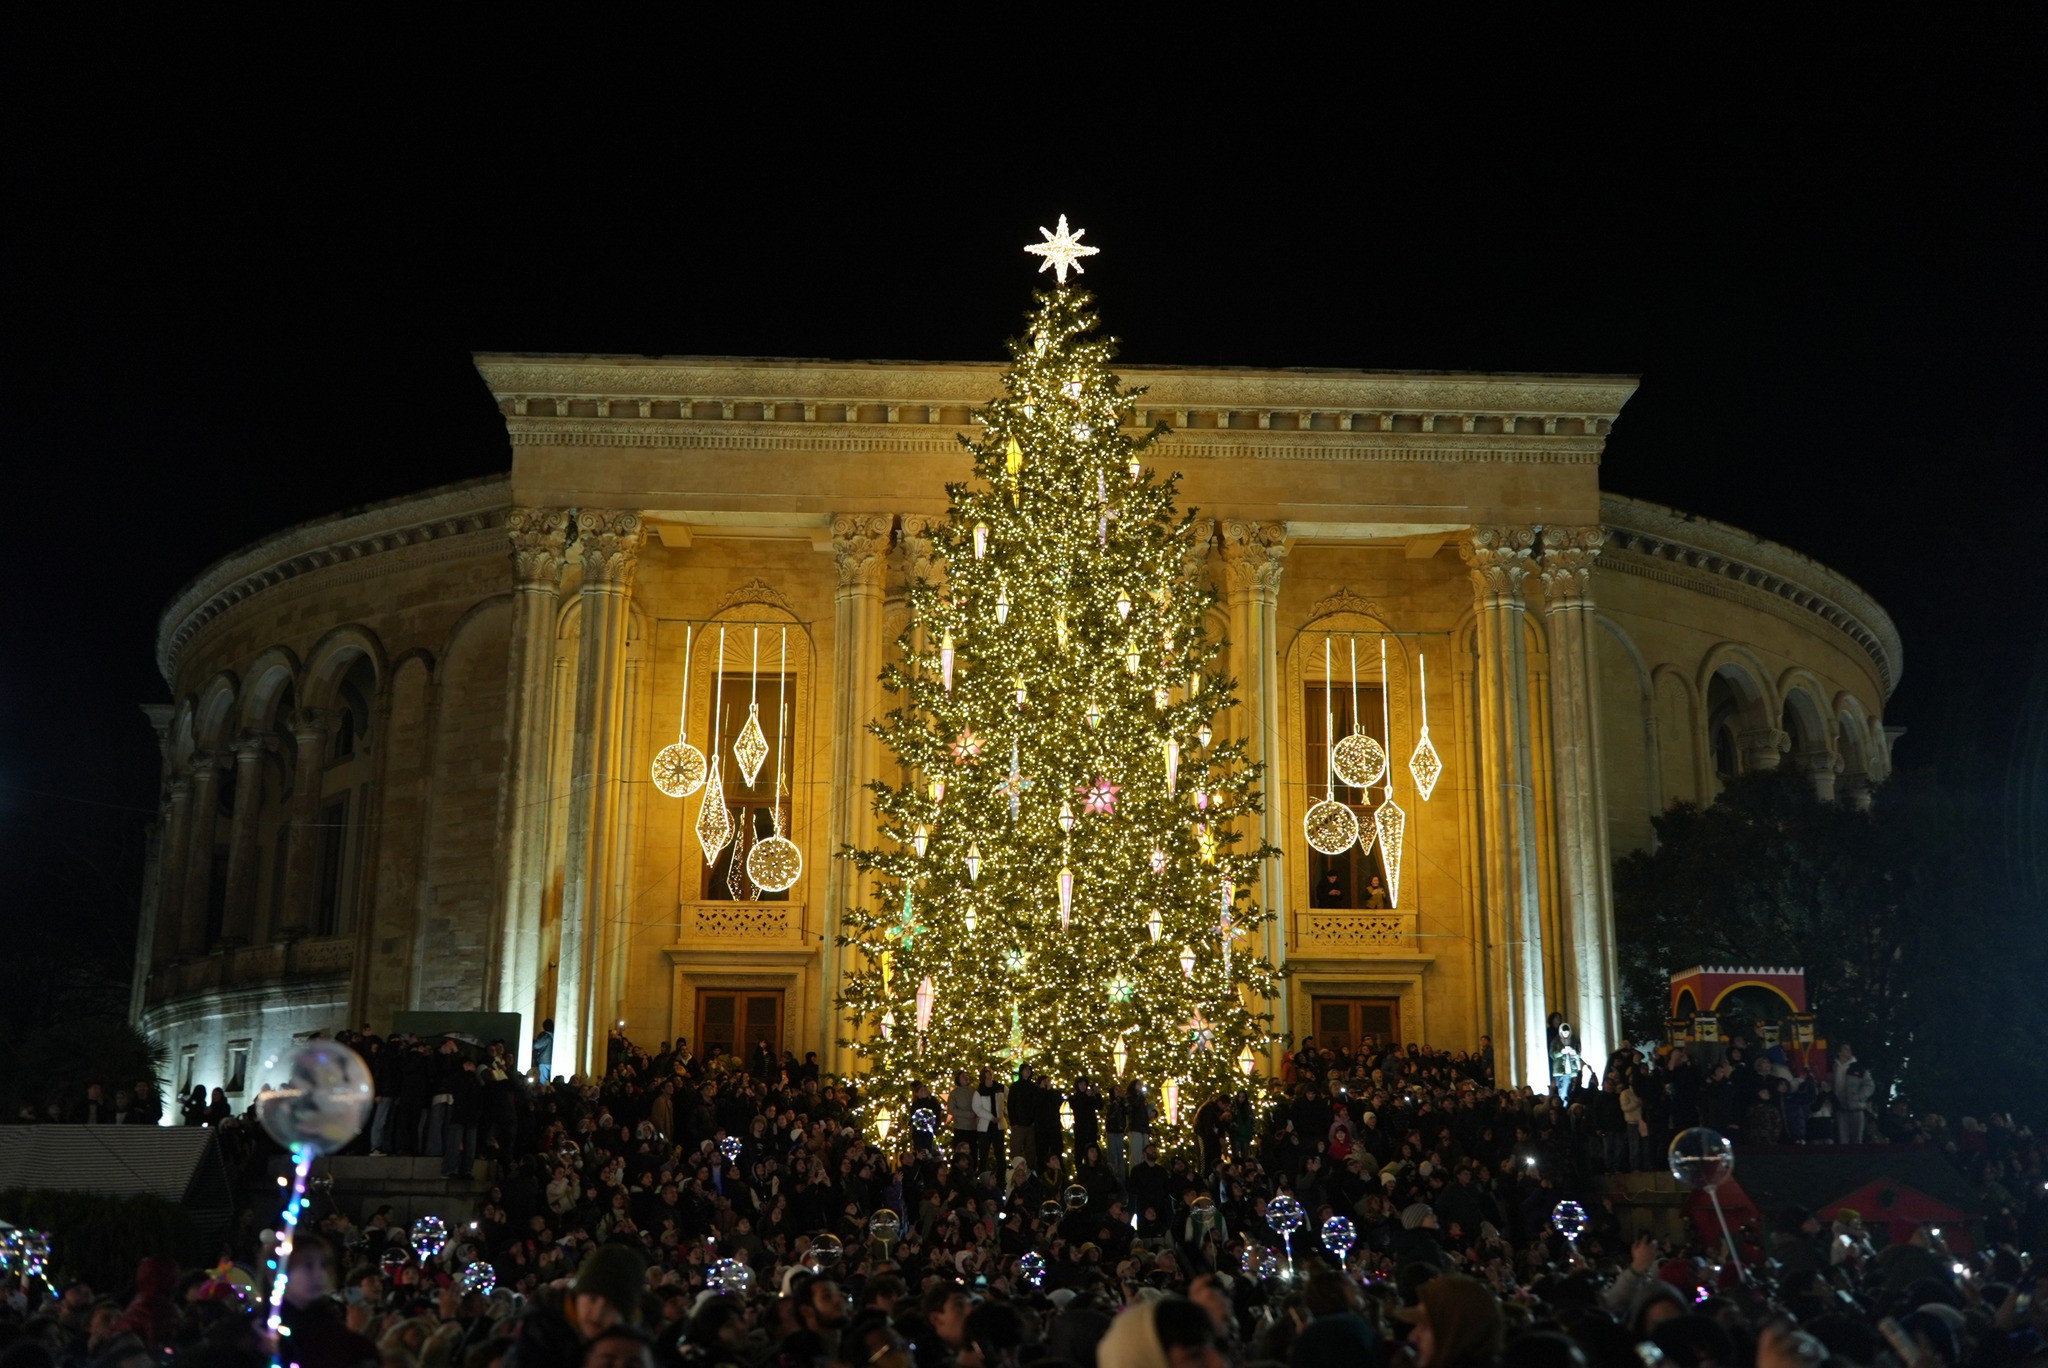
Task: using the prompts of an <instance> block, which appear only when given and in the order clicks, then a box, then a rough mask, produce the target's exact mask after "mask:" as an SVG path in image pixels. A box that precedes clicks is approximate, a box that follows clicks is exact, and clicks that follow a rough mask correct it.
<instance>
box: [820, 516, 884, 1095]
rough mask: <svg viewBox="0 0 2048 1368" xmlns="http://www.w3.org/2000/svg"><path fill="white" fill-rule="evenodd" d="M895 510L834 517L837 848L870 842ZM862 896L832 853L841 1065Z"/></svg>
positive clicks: (829, 980) (828, 1013) (833, 972)
mask: <svg viewBox="0 0 2048 1368" xmlns="http://www.w3.org/2000/svg"><path fill="white" fill-rule="evenodd" d="M895 521H896V520H895V518H894V516H893V515H891V514H887V513H842V514H840V515H838V516H837V517H835V518H833V519H832V561H833V566H834V569H835V571H836V573H837V582H838V586H837V589H836V590H835V593H834V597H833V642H834V648H835V654H834V657H833V661H832V709H833V714H832V788H831V800H830V803H829V806H828V812H829V814H830V816H829V818H828V822H827V829H828V832H829V836H828V840H829V841H830V845H831V849H832V851H833V853H834V854H835V855H836V854H837V853H838V852H839V851H842V850H845V849H846V848H847V847H849V846H859V847H866V846H872V845H873V844H874V839H875V832H874V808H873V805H872V804H871V803H869V802H868V801H867V792H866V785H867V783H868V781H869V780H871V779H873V778H874V777H875V776H876V773H877V770H878V768H879V764H880V759H879V750H878V747H879V745H880V742H879V741H877V740H876V738H875V737H874V736H873V735H872V734H871V733H870V732H869V731H868V726H867V724H868V721H869V716H868V713H869V708H870V705H871V703H872V702H873V701H874V700H875V699H876V697H877V696H878V695H877V691H878V689H879V687H880V686H879V684H878V683H877V681H878V680H879V679H880V677H881V673H882V653H883V650H884V648H885V643H884V641H883V639H882V600H883V590H884V578H885V574H886V571H887V567H888V556H889V535H890V531H891V530H892V528H893V527H894V525H895ZM859 899H860V871H859V870H858V869H856V868H855V867H854V864H853V861H851V860H841V859H834V860H833V861H832V872H831V875H830V877H828V878H827V879H826V880H825V927H824V935H825V945H824V973H823V976H822V977H823V991H822V993H821V994H820V998H821V1000H822V1002H821V1014H822V1016H823V1021H822V1022H821V1023H820V1025H821V1027H822V1034H821V1046H820V1051H819V1052H820V1054H821V1056H823V1057H824V1058H827V1059H829V1060H831V1062H832V1068H833V1069H834V1070H835V1071H836V1072H839V1073H844V1072H845V1071H846V1069H847V1068H848V1066H849V1064H850V1062H851V1061H850V1057H849V1056H848V1054H847V1052H846V1051H844V1050H843V1049H841V1048H840V1045H839V1040H840V1038H841V1032H840V1029H839V1013H838V1007H837V1005H836V1002H835V999H836V997H837V995H838V992H839V983H840V979H841V977H842V972H843V971H842V967H841V955H842V952H841V950H840V947H839V943H838V942H839V935H840V925H841V920H842V918H843V917H844V915H845V912H846V909H847V908H849V907H851V906H853V905H854V904H855V903H856V902H858V901H859Z"/></svg>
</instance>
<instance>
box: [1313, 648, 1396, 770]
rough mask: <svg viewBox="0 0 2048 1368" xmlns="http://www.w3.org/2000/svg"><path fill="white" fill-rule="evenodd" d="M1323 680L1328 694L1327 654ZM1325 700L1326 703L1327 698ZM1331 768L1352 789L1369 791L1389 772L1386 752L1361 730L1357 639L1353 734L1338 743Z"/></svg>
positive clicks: (1353, 664) (1353, 668)
mask: <svg viewBox="0 0 2048 1368" xmlns="http://www.w3.org/2000/svg"><path fill="white" fill-rule="evenodd" d="M1328 649H1329V643H1328V641H1327V640H1325V642H1324V650H1325V652H1326V653H1327V651H1328ZM1323 677H1324V688H1325V690H1326V691H1327V689H1328V687H1329V668H1328V657H1327V654H1326V655H1325V658H1324V670H1323ZM1380 687H1381V689H1382V690H1384V689H1385V688H1386V685H1385V684H1384V683H1382V684H1381V686H1380ZM1325 701H1326V702H1327V698H1326V699H1325ZM1330 768H1331V769H1334V770H1335V771H1336V772H1337V777H1338V778H1339V779H1342V780H1343V781H1344V782H1345V783H1347V784H1349V785H1351V787H1353V788H1369V787H1371V786H1372V785H1374V784H1377V783H1378V782H1379V781H1380V776H1381V775H1383V774H1385V773H1386V772H1387V752H1386V749H1385V748H1384V747H1383V746H1381V745H1380V743H1379V742H1377V741H1375V740H1374V739H1373V738H1372V737H1370V736H1368V735H1366V734H1365V733H1364V732H1362V731H1360V730H1359V729H1358V642H1357V640H1356V639H1355V638H1354V639H1353V640H1352V642H1351V735H1349V736H1347V737H1345V738H1344V739H1343V740H1341V741H1339V742H1338V743H1337V748H1336V750H1335V751H1334V752H1332V754H1331V756H1330Z"/></svg>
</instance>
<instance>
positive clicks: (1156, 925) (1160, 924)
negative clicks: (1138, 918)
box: [1145, 907, 1166, 945]
mask: <svg viewBox="0 0 2048 1368" xmlns="http://www.w3.org/2000/svg"><path fill="white" fill-rule="evenodd" d="M1165 930H1166V921H1165V919H1164V918H1163V917H1161V916H1160V915H1159V909H1158V908H1156V907H1155V908H1153V909H1152V915H1151V916H1149V917H1147V918H1146V919H1145V932H1146V934H1147V935H1149V936H1151V937H1152V943H1153V944H1154V945H1157V944H1159V937H1160V936H1161V934H1163V933H1164V932H1165Z"/></svg>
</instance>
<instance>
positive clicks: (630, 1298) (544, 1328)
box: [505, 1244, 647, 1368]
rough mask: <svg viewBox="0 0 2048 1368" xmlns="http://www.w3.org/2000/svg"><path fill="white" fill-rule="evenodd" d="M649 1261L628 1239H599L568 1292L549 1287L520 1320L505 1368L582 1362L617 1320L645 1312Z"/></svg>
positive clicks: (566, 1367) (562, 1367)
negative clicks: (614, 1241)
mask: <svg viewBox="0 0 2048 1368" xmlns="http://www.w3.org/2000/svg"><path fill="white" fill-rule="evenodd" d="M646 1282H647V1265H646V1264H645V1263H643V1262H641V1259H640V1256H639V1255H638V1254H635V1253H634V1252H633V1251H632V1250H630V1249H628V1248H626V1247H625V1246H624V1245H616V1244H607V1245H599V1246H598V1247H597V1248H596V1249H593V1250H592V1251H591V1252H590V1254H589V1256H588V1257H587V1258H585V1259H584V1260H583V1266H582V1267H581V1268H579V1269H577V1270H576V1281H575V1282H574V1283H572V1284H571V1285H570V1287H569V1291H568V1292H567V1293H566V1294H555V1293H544V1294H542V1295H541V1296H540V1297H538V1298H536V1299H535V1300H534V1302H533V1304H532V1308H531V1309H530V1310H529V1311H528V1312H527V1313H526V1315H525V1316H523V1317H521V1318H520V1321H519V1337H518V1338H517V1339H515V1340H514V1341H513V1342H512V1347H511V1349H509V1350H508V1351H506V1354H505V1368H579V1365H580V1364H581V1363H582V1362H583V1353H584V1350H585V1349H586V1348H587V1347H588V1346H589V1345H591V1344H593V1343H595V1342H596V1340H597V1338H598V1336H600V1335H602V1334H604V1333H605V1332H606V1331H607V1330H610V1329H611V1328H612V1327H613V1326H616V1325H631V1324H633V1323H634V1322H635V1321H636V1320H638V1318H639V1312H640V1300H641V1294H642V1292H643V1290H644V1288H645V1286H646Z"/></svg>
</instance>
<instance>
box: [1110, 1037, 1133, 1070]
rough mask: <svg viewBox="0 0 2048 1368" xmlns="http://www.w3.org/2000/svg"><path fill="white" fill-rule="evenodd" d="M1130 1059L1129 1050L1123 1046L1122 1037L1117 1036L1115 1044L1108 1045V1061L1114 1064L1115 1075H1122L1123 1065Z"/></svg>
mask: <svg viewBox="0 0 2048 1368" xmlns="http://www.w3.org/2000/svg"><path fill="white" fill-rule="evenodd" d="M1129 1060H1130V1052H1129V1051H1128V1050H1126V1049H1125V1048H1124V1038H1123V1037H1122V1036H1118V1037H1117V1038H1116V1044H1114V1045H1112V1046H1110V1047H1109V1062H1110V1063H1111V1064H1113V1065H1115V1066H1116V1076H1117V1077H1118V1078H1122V1077H1123V1076H1124V1065H1125V1064H1126V1063H1127V1062H1129Z"/></svg>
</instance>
